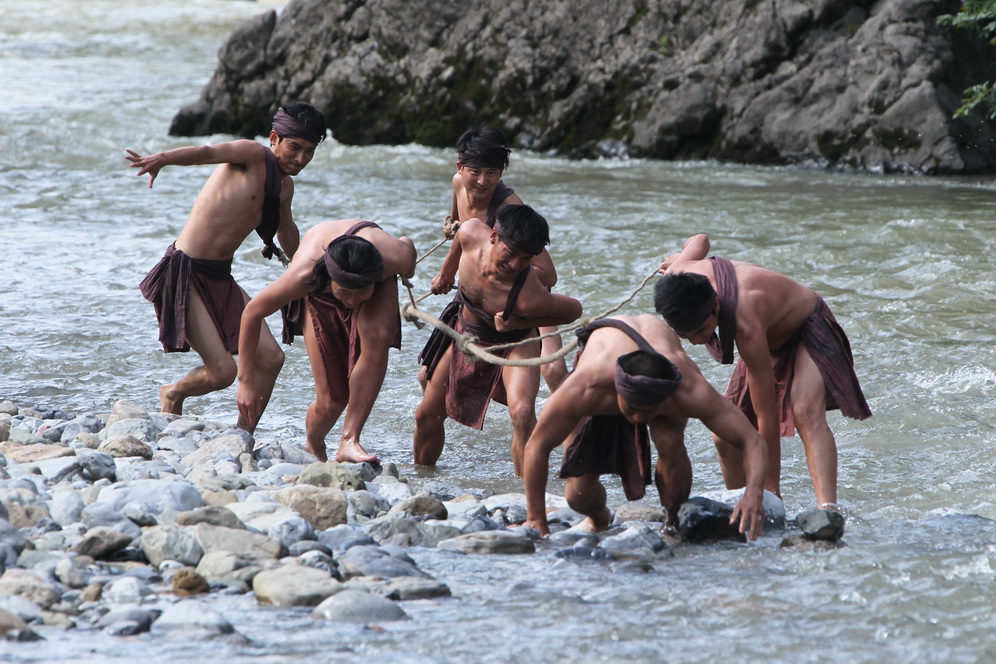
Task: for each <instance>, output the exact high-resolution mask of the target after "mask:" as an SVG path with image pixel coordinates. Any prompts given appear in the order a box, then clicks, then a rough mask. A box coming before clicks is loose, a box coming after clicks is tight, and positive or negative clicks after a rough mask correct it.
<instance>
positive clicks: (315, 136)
mask: <svg viewBox="0 0 996 664" xmlns="http://www.w3.org/2000/svg"><path fill="white" fill-rule="evenodd" d="M273 131H275V132H276V133H277V136H279V137H280V138H303V139H304V140H306V141H310V142H311V143H314V144H315V145H318V144H319V143H321V142H322V141H324V140H325V135H324V134H320V133H318V130H317V129H314V128H312V127H309V126H308V125H307V123H305V122H302V121H301V120H299V119H297V118H295V117H294V116H293V115H288V113H287V111H285V110H284V109H283V108H278V109H277V114H276V115H274V116H273Z"/></svg>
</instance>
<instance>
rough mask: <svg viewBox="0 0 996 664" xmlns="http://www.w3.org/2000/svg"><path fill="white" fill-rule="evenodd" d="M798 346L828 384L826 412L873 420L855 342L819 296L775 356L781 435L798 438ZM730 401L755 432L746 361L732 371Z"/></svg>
mask: <svg viewBox="0 0 996 664" xmlns="http://www.w3.org/2000/svg"><path fill="white" fill-rule="evenodd" d="M800 345H805V347H806V350H807V351H809V356H810V357H811V358H813V362H815V363H816V366H817V368H818V369H819V370H820V375H821V376H822V377H823V383H824V384H825V385H826V409H827V410H838V409H839V410H840V412H841V413H842V414H843V415H845V416H847V417H850V418H852V419H855V420H863V419H866V418H868V417H871V414H872V413H871V409H870V408H869V407H868V402H867V401H866V400H865V395H864V393H863V392H862V391H861V384H860V383H859V382H858V377H857V375H856V374H855V373H854V357H853V355H852V354H851V343H850V341H848V339H847V335H846V334H844V330H843V329H842V328H841V327H840V324H839V323H837V319H836V318H835V317H834V315H833V312H831V311H830V307H828V306H827V303H826V302H824V301H823V298H821V297H820V296H819V295H817V296H816V307H815V308H814V309H813V313H811V314H810V315H809V317H808V318H807V319H806V321H805V322H804V323H803V324H802V327H800V328H799V331H798V332H796V334H795V336H793V337H792V339H790V340H789V341H788V342H787V343H786V344H785V345H783V346H782V347H781V348H778V349H776V350H773V351H771V367H772V369H773V370H774V374H775V400H776V405H777V408H778V420H779V422H780V435H782V436H791V435H794V434H795V420H794V418H793V417H792V379H793V378H794V375H795V356H796V353H797V352H798V350H799V346H800ZM726 396H727V398H729V399H730V400H732V401H733V403H734V404H736V405H737V406H738V407H739V408H740V409H741V410H742V411H743V412H744V415H746V416H747V419H748V420H750V421H751V424H753V425H754V427H755V428H756V427H757V413H756V412H755V411H754V405H753V403H751V399H750V388H749V386H748V384H747V365H745V364H744V362H743V360H738V361H737V366H736V367H734V369H733V376H732V377H731V378H730V384H729V385H728V386H727V388H726Z"/></svg>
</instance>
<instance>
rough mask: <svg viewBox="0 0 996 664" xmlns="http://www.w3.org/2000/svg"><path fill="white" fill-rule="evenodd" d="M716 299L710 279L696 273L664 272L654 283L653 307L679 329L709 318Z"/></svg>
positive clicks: (694, 326)
mask: <svg viewBox="0 0 996 664" xmlns="http://www.w3.org/2000/svg"><path fill="white" fill-rule="evenodd" d="M715 298H716V291H715V290H714V289H713V287H712V284H711V283H710V282H709V278H708V277H706V276H705V275H702V274H698V273H696V272H678V273H673V274H665V275H664V276H663V277H661V278H660V279H659V280H658V281H657V283H656V284H655V285H654V309H656V310H657V313H658V314H659V315H660V316H661V318H663V319H664V320H665V321H667V324H668V325H670V326H671V327H673V328H674V329H676V330H679V331H682V332H684V331H689V330H694V329H695V328H697V327H698V326H699V325H701V324H702V323H703V322H704V321H705V319H706V318H708V317H709V314H711V313H712V311H713V309H714V307H715V301H716V300H715Z"/></svg>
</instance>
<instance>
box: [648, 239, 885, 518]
mask: <svg viewBox="0 0 996 664" xmlns="http://www.w3.org/2000/svg"><path fill="white" fill-rule="evenodd" d="M708 253H709V236H707V235H696V236H694V237H692V238H689V239H688V240H687V241H686V242H685V245H684V247H683V248H682V250H681V252H680V253H678V254H674V255H672V256H669V257H668V258H667V259H666V260H665V261H664V263H663V264H662V265H661V271H662V272H664V273H665V275H664V277H662V278H661V280H660V281H659V282H658V283H657V286H656V288H655V294H654V306H655V308H656V309H657V313H658V314H660V315H661V316H662V317H663V318H664V320H665V321H667V323H668V325H670V326H671V327H672V328H673V329H674V330H675V332H677V333H678V336H680V337H682V338H684V339H687V340H688V341H690V342H691V343H693V344H706V346H707V348H708V349H709V352H710V354H711V355H712V356H713V357H714V358H715V359H716V360H718V361H720V362H722V363H723V364H732V363H733V349H734V345H735V346H736V349H737V351H739V353H740V361H739V362H738V363H737V366H736V369H735V370H734V372H733V377H732V378H731V379H730V384H729V386H728V387H727V390H726V396H727V397H728V398H730V399H732V400H733V403H735V404H736V405H737V406H739V407H740V408H741V409H742V410H743V411H744V414H746V415H747V417H748V418H749V419H750V420H751V422H752V423H753V424H754V426H756V427H757V429H758V431H760V433H761V437H762V438H764V441H765V443H766V444H767V447H768V463H769V468H768V480H767V485H766V487H765V488H766V489H768V490H769V491H771V492H773V493H775V494H778V495H780V492H779V478H780V474H781V440H780V439H781V436H791V435H793V434H794V433H795V430H796V429H798V431H799V436H800V437H801V438H802V443H803V446H804V447H805V449H806V461H807V464H808V465H809V474H810V477H812V481H813V489H814V490H815V492H816V500H817V503H818V505H819V506H820V507H821V508H822V507H830V508H834V507H835V506H836V503H837V444H836V442H835V441H834V437H833V432H832V431H830V427H829V426H828V425H827V418H826V411H828V410H833V409H837V408H839V409H840V411H841V412H842V413H843V414H844V415H846V416H848V417H852V418H855V419H865V418H866V417H870V416H871V410H870V409H869V408H868V404H867V402H866V401H865V397H864V395H863V394H862V392H861V385H860V384H859V383H858V378H857V376H856V375H855V373H854V359H853V357H852V356H851V346H850V343H849V342H848V340H847V336H846V335H845V334H844V330H842V329H841V327H840V325H838V324H837V321H836V319H835V318H834V316H833V314H832V313H831V312H830V308H829V307H827V305H826V303H824V302H823V298H821V297H820V296H819V295H817V294H816V293H815V292H813V291H812V290H810V289H809V288H806V287H805V286H803V285H801V284H799V283H797V282H795V281H793V280H792V279H789V278H788V277H786V276H783V275H781V274H778V273H777V272H773V271H771V270H767V269H765V268H762V267H758V266H757V265H752V264H751V263H743V262H740V261H729V260H726V259H725V258H718V257H713V258H711V259H706V256H707V254H708ZM714 440H715V443H716V448H717V451H718V452H719V459H720V464H721V465H722V468H723V477H724V479H725V481H726V486H727V488H738V487H741V486H743V483H744V471H743V461H742V457H741V455H740V452H739V451H738V450H736V449H734V448H731V447H730V445H729V444H728V441H726V440H724V439H723V436H718V437H715V438H714Z"/></svg>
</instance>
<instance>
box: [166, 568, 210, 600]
mask: <svg viewBox="0 0 996 664" xmlns="http://www.w3.org/2000/svg"><path fill="white" fill-rule="evenodd" d="M172 586H173V593H174V594H176V595H180V596H182V597H189V596H191V595H203V594H204V593H207V592H210V590H211V586H210V585H209V584H208V582H207V579H205V578H204V577H203V576H201V575H200V574H198V573H197V571H196V570H195V569H194V568H193V567H181V568H180V569H178V570H176V572H175V573H174V574H173V580H172Z"/></svg>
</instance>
